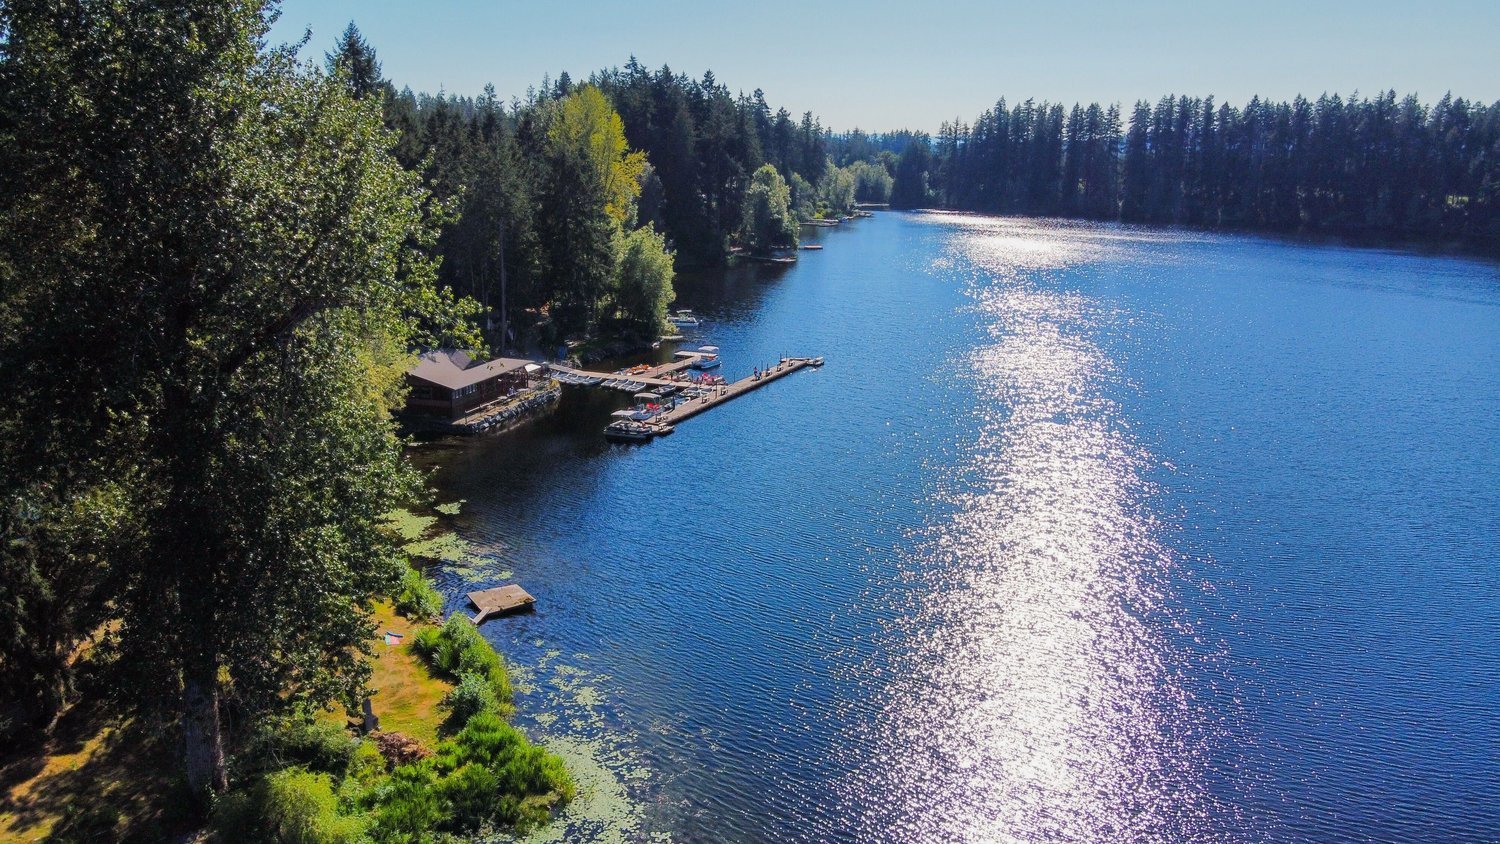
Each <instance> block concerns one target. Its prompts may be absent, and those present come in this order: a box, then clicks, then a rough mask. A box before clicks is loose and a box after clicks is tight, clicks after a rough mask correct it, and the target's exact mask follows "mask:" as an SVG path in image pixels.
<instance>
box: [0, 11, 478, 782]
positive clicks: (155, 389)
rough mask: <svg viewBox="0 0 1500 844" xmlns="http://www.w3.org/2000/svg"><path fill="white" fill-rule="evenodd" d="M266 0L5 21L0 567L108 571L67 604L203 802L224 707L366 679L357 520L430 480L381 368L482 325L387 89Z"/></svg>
mask: <svg viewBox="0 0 1500 844" xmlns="http://www.w3.org/2000/svg"><path fill="white" fill-rule="evenodd" d="M264 11H265V7H264V6H263V5H262V4H261V3H259V2H233V3H210V2H206V0H188V2H186V3H185V4H176V5H171V6H163V5H161V4H137V3H125V4H114V3H105V4H86V5H84V6H80V7H78V8H77V9H74V10H72V11H70V12H68V13H67V14H63V13H62V12H60V11H59V10H58V8H57V7H55V6H53V5H48V4H21V5H16V4H10V5H6V6H4V9H3V12H0V13H3V15H4V19H3V25H0V29H3V30H4V32H5V36H6V37H5V39H4V40H5V46H4V61H3V63H0V64H3V66H0V73H3V76H4V79H3V81H0V122H3V123H4V124H5V126H6V127H7V129H6V131H5V132H3V133H0V163H3V166H0V174H3V175H0V180H3V182H4V184H3V189H0V256H3V259H0V264H3V267H4V272H5V276H6V284H5V286H4V292H3V294H0V328H3V329H4V330H0V389H3V391H4V393H5V395H6V396H7V402H6V403H5V405H4V407H3V408H0V434H3V436H4V438H5V439H6V441H7V446H8V447H7V449H6V450H5V454H4V456H0V461H3V464H0V469H3V471H0V478H3V480H0V504H3V505H4V506H0V513H4V514H6V515H3V516H0V518H3V519H5V520H7V522H8V523H7V525H6V533H7V536H9V535H11V532H10V524H9V522H12V521H16V520H19V521H23V522H26V524H28V525H31V526H32V527H30V528H25V529H23V531H22V534H21V535H23V536H25V535H28V534H29V535H31V536H33V537H35V539H36V542H34V543H33V544H31V545H29V546H15V545H14V544H13V543H9V542H7V543H6V544H5V545H6V546H7V547H6V548H5V549H4V550H3V551H0V556H3V558H4V561H3V562H0V566H3V571H4V574H5V577H4V578H0V582H5V583H7V584H8V583H10V582H13V581H12V574H19V575H23V576H22V577H17V578H16V582H21V583H42V582H46V581H55V583H57V584H61V585H66V584H68V583H69V582H70V580H71V578H72V577H74V576H82V575H84V574H87V575H88V576H89V577H90V578H91V582H94V583H97V584H99V585H100V586H101V587H107V588H104V589H102V590H101V591H99V592H94V591H91V590H80V591H79V592H77V593H69V594H68V595H67V599H68V600H69V601H78V602H82V603H83V605H84V607H85V609H84V610H80V611H79V613H78V615H77V619H78V620H77V623H78V624H89V623H91V622H92V621H94V620H95V619H94V618H91V614H97V613H98V612H100V611H101V607H103V606H104V604H103V602H104V601H105V599H106V598H107V599H108V601H109V604H108V607H107V611H108V612H110V613H111V614H114V615H116V616H117V617H118V618H119V621H120V623H119V625H118V627H117V628H113V629H112V635H111V636H110V637H108V638H107V639H106V641H104V642H103V643H102V645H101V649H102V650H104V651H107V652H110V653H113V654H116V655H118V656H119V657H120V659H119V661H118V664H119V665H120V666H122V668H124V669H125V670H124V671H122V673H121V676H120V677H119V682H118V683H117V684H115V687H114V688H115V689H116V691H117V693H118V694H119V695H120V696H121V697H123V698H126V699H128V700H129V701H130V702H132V703H136V704H142V705H144V706H145V707H146V708H147V709H156V710H158V711H161V710H170V709H174V708H175V709H178V714H179V715H181V716H182V717H183V718H184V719H185V722H184V724H185V727H186V728H187V729H185V734H186V735H187V736H188V738H189V741H188V742H187V743H186V745H185V749H186V750H187V754H186V755H185V757H184V769H185V772H186V773H187V775H188V778H189V780H190V782H191V786H192V787H191V789H190V790H191V791H192V792H193V793H194V794H203V793H205V792H206V790H208V789H210V788H222V787H223V785H224V770H223V767H222V762H221V758H222V757H221V754H220V753H219V752H218V750H217V748H218V747H219V746H220V744H221V742H222V729H221V726H220V723H219V712H221V711H231V710H232V711H236V712H239V713H242V715H243V717H246V718H251V719H253V718H259V717H264V716H265V715H267V714H274V713H277V712H285V711H294V710H299V709H305V708H308V707H310V706H313V705H317V704H322V703H326V702H330V701H335V700H342V701H345V702H351V701H353V700H354V699H356V698H357V696H358V693H359V692H360V690H361V687H362V686H363V684H364V682H365V679H366V677H367V676H368V666H367V665H366V663H365V660H364V659H363V651H364V650H365V649H367V648H368V639H369V632H370V624H369V619H368V615H367V613H366V610H365V607H367V606H368V605H369V603H370V601H371V600H373V599H374V598H375V597H376V596H379V595H383V594H389V593H390V591H391V589H392V588H393V587H394V586H395V583H396V581H397V579H398V577H399V575H400V572H401V569H400V566H401V559H400V556H399V554H398V553H397V552H396V549H395V548H394V545H393V540H392V539H390V538H389V537H388V536H387V535H386V534H385V533H384V532H382V531H380V530H379V529H378V527H377V520H378V517H379V515H380V514H381V513H384V512H387V511H389V510H390V509H391V507H392V505H393V504H394V503H395V502H397V501H400V500H408V499H409V498H410V497H411V496H412V495H414V494H415V493H416V492H417V491H418V490H419V489H420V486H421V479H420V477H419V476H418V475H417V473H416V472H415V471H414V470H412V469H411V467H410V466H408V465H407V463H406V462H405V459H404V456H403V453H402V443H401V441H400V440H399V439H398V438H397V437H396V435H395V432H394V430H393V427H392V424H391V421H390V419H389V415H388V412H387V411H388V408H389V404H390V401H391V397H392V395H393V394H394V393H395V392H396V391H398V390H399V380H400V376H401V369H402V366H401V361H402V360H403V359H404V355H405V353H406V350H407V349H409V348H411V347H414V346H419V345H424V344H431V343H435V342H438V341H442V340H445V339H447V340H466V341H472V340H474V339H475V338H473V337H472V334H471V332H469V331H468V330H466V329H464V328H462V326H461V323H462V320H463V318H464V317H465V315H466V314H469V313H471V312H472V309H471V308H470V307H469V306H467V305H463V304H461V303H459V302H457V301H455V300H454V298H453V297H452V295H451V294H449V293H447V292H443V291H440V290H439V289H438V288H437V287H436V286H435V285H434V283H433V282H434V261H433V259H432V257H431V256H430V254H429V253H428V252H427V249H428V248H430V247H431V246H432V244H433V242H434V237H435V231H434V228H433V225H432V223H433V220H432V218H431V217H430V216H429V215H430V213H431V212H433V211H436V212H438V213H441V212H443V211H444V210H445V208H444V207H443V206H441V205H438V206H434V205H433V204H432V203H430V202H429V199H430V197H429V195H428V192H427V190H426V189H425V188H424V186H423V183H422V178H421V176H420V174H417V173H413V172H409V171H407V170H405V169H403V168H402V167H401V166H400V164H399V163H398V162H397V161H396V160H394V159H393V158H392V157H391V156H390V155H389V154H388V150H389V149H390V148H391V146H392V145H393V144H394V142H395V138H394V137H393V136H392V135H391V134H390V133H389V132H388V131H387V130H386V128H385V125H384V122H383V119H382V108H381V104H380V102H379V101H378V98H374V97H370V98H365V99H356V98H354V97H352V96H351V95H350V93H349V91H348V88H347V85H346V84H345V82H344V81H343V80H342V79H338V78H332V77H329V76H328V75H326V74H324V73H322V72H319V71H317V70H315V69H312V68H309V67H307V66H305V65H301V64H299V63H297V62H296V61H295V60H294V58H293V57H292V56H291V54H290V53H288V52H285V51H275V50H268V49H265V48H263V47H262V43H263V41H262V38H263V35H264V33H265V30H266V20H265V17H264V15H263V12H264ZM12 282H14V283H12ZM21 325H24V326H26V330H25V331H24V332H20V331H16V330H14V329H15V328H16V327H17V326H21ZM79 337H88V338H90V343H91V344H93V347H94V348H98V349H108V350H110V353H109V354H107V355H93V354H89V355H81V354H78V353H77V344H78V338H79ZM111 484H114V485H118V487H117V488H116V489H115V491H114V492H111V493H110V494H109V495H104V496H103V497H102V498H99V499H98V501H99V502H100V503H99V504H95V505H89V506H90V509H91V513H93V514H95V515H91V516H90V519H89V520H90V521H92V520H95V517H96V515H102V516H103V517H104V518H105V519H106V520H108V521H114V522H116V523H118V525H119V527H120V528H121V530H119V531H118V532H116V533H115V535H117V536H119V537H120V539H119V540H109V541H104V542H96V541H94V540H93V539H90V538H88V537H85V536H82V535H80V536H78V537H67V536H62V535H61V534H60V533H59V532H58V531H56V530H55V529H54V527H53V525H54V524H57V523H59V522H60V521H61V517H60V514H61V513H63V512H64V510H65V508H67V507H70V506H72V505H73V503H74V502H80V501H88V500H90V498H91V497H92V496H99V495H100V494H101V493H102V492H103V491H106V490H109V489H111V486H110V485H111ZM32 501H34V502H35V503H30V502H32ZM109 501H113V502H114V503H105V502H109ZM112 512H114V513H119V514H121V516H119V517H116V516H114V515H111V513H112ZM36 514H40V515H41V519H42V521H40V522H39V521H38V519H37V518H36ZM38 525H40V527H38ZM43 547H47V548H49V550H48V551H47V552H46V553H47V556H48V557H50V558H52V560H54V561H56V562H49V563H48V564H47V565H49V566H55V565H62V566H64V567H65V568H66V572H65V574H66V576H61V577H58V578H55V579H54V578H52V577H51V574H50V573H48V572H46V571H45V570H43V569H40V568H38V565H39V564H40V563H41V562H42V560H41V558H40V557H38V556H36V551H35V550H26V549H27V548H30V549H37V548H43ZM17 548H21V550H16V549H17ZM185 561H191V565H187V564H184V562H185ZM27 572H32V573H34V574H36V575H39V576H38V577H29V576H24V575H26V574H27ZM26 588H27V589H30V588H31V587H30V586H27V587H26ZM53 588H55V587H53ZM4 600H6V596H5V595H0V602H3V601H4ZM4 615H5V614H4V613H0V616H4ZM70 626H71V623H70ZM41 629H42V628H41V627H38V630H39V631H40V630H41ZM89 629H92V628H89ZM81 632H83V631H73V632H72V634H71V635H77V634H78V633H81ZM61 652H62V653H66V652H67V648H63V650H62V651H61ZM226 694H227V695H231V696H232V698H233V700H232V701H223V700H221V699H220V698H221V697H223V696H224V695H226Z"/></svg>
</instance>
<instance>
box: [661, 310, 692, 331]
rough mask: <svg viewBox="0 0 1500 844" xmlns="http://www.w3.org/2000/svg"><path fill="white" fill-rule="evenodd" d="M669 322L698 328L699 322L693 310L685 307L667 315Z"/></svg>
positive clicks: (680, 326) (678, 325) (681, 326)
mask: <svg viewBox="0 0 1500 844" xmlns="http://www.w3.org/2000/svg"><path fill="white" fill-rule="evenodd" d="M667 322H670V323H672V324H673V325H675V326H677V327H678V328H696V327H697V326H698V324H699V323H698V318H697V317H695V316H693V312H692V311H690V310H688V309H687V308H683V309H681V310H679V311H677V312H676V313H674V314H672V315H671V316H669V317H667Z"/></svg>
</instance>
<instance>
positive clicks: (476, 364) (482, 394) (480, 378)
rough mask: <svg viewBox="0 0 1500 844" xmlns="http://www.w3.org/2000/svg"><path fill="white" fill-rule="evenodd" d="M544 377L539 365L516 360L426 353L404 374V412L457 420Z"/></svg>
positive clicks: (457, 353) (450, 351)
mask: <svg viewBox="0 0 1500 844" xmlns="http://www.w3.org/2000/svg"><path fill="white" fill-rule="evenodd" d="M542 377H544V374H543V368H542V366H541V365H540V364H538V363H536V362H534V361H529V360H521V359H519V358H495V359H494V360H489V361H481V360H475V359H474V358H472V357H470V356H469V354H468V352H460V351H455V350H453V349H442V350H439V351H435V352H427V353H426V354H423V355H422V357H421V358H420V359H419V360H418V362H417V365H416V366H415V367H414V368H413V369H412V370H411V371H409V372H407V373H406V382H407V384H408V385H410V387H411V391H410V392H409V393H407V396H406V409H407V410H408V411H410V412H414V413H427V414H434V415H437V416H443V417H446V418H448V419H459V418H461V417H464V416H467V415H469V414H470V413H473V412H474V411H476V410H478V409H479V408H481V407H483V406H484V405H487V404H493V403H495V402H498V401H500V400H502V399H505V398H506V397H508V396H512V395H515V394H516V393H518V392H521V391H522V390H525V389H527V388H528V387H530V386H531V384H532V382H533V381H535V380H537V379H540V378H542Z"/></svg>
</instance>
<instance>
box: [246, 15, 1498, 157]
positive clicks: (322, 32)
mask: <svg viewBox="0 0 1500 844" xmlns="http://www.w3.org/2000/svg"><path fill="white" fill-rule="evenodd" d="M350 20H353V21H355V22H356V23H357V24H358V26H359V28H360V29H361V30H362V31H363V32H364V34H365V36H366V38H367V39H368V40H369V41H370V43H371V44H372V45H373V46H374V47H375V49H376V52H377V53H378V55H379V57H380V60H381V63H382V65H383V69H384V72H385V75H386V76H387V77H388V78H390V79H392V80H393V81H394V82H395V83H396V85H397V87H401V86H410V87H411V88H412V89H413V90H415V91H429V92H436V91H438V90H439V89H441V90H445V91H447V92H449V93H458V94H465V95H473V94H477V93H479V91H480V90H481V89H482V88H483V86H484V84H485V83H486V82H492V83H494V85H495V87H496V89H497V91H498V92H499V94H500V95H501V97H502V98H503V99H509V98H510V97H511V96H512V95H519V94H523V93H524V92H525V90H526V87H527V86H528V85H533V84H536V83H538V82H539V81H540V80H541V78H542V76H543V74H550V75H551V76H553V77H556V76H557V74H558V72H559V71H563V70H566V71H568V73H570V74H571V75H572V76H573V77H574V78H575V79H577V78H582V77H584V76H587V75H588V74H589V73H590V72H592V71H594V70H596V69H599V68H604V67H613V66H618V65H623V64H625V62H626V61H627V60H628V59H629V58H630V56H631V55H632V54H633V55H635V56H636V57H637V58H638V59H639V60H640V61H641V63H642V64H644V65H646V66H647V67H651V68H658V67H660V66H661V65H663V64H667V65H670V66H671V67H672V69H673V70H674V71H677V72H686V73H688V74H689V75H690V76H694V77H697V76H700V75H701V74H702V73H703V71H704V70H707V69H712V70H713V72H714V74H715V75H716V76H717V77H718V79H719V81H720V82H722V83H724V84H726V85H728V86H729V88H730V90H744V91H746V92H748V91H752V90H754V89H755V88H761V89H763V90H764V91H765V92H766V97H767V99H768V100H769V101H770V102H771V104H772V106H773V107H774V106H785V107H786V108H787V109H788V110H790V111H792V112H793V113H796V114H800V113H801V112H803V111H807V110H811V111H813V112H814V113H815V114H817V115H819V116H820V117H822V118H823V122H824V123H825V125H829V126H832V127H834V128H836V129H849V128H854V127H859V128H863V129H869V130H878V129H896V128H902V127H911V128H915V129H927V130H932V129H935V128H936V127H937V125H938V124H939V123H940V122H941V121H943V120H945V119H952V118H954V117H962V118H963V119H964V120H965V121H969V120H972V119H973V117H974V116H975V115H976V114H978V113H979V112H980V111H981V110H982V109H984V108H986V107H988V106H990V105H991V104H993V103H994V101H995V100H996V99H998V98H999V97H1000V96H1002V95H1003V96H1005V97H1007V98H1008V99H1010V100H1011V101H1012V102H1014V101H1016V100H1018V99H1025V98H1027V97H1034V98H1036V99H1038V100H1041V99H1050V100H1054V101H1059V100H1060V101H1062V102H1065V103H1068V104H1071V103H1073V102H1075V101H1081V102H1090V101H1099V102H1101V103H1104V102H1115V101H1118V102H1121V103H1125V104H1127V105H1128V104H1129V103H1132V102H1134V101H1135V100H1137V99H1142V98H1145V99H1149V100H1153V101H1154V100H1156V99H1157V98H1159V97H1160V96H1162V95H1163V94H1168V93H1179V94H1191V95H1195V96H1203V95H1207V94H1213V95H1215V96H1216V97H1218V99H1219V101H1220V102H1223V101H1225V100H1228V101H1229V102H1231V103H1234V104H1236V105H1238V104H1240V103H1243V102H1244V101H1245V100H1246V99H1248V98H1249V97H1250V96H1251V95H1252V94H1260V95H1261V96H1266V97H1271V98H1274V99H1278V100H1279V99H1290V98H1291V97H1292V96H1294V95H1296V94H1298V93H1303V94H1308V95H1310V96H1315V95H1317V94H1319V93H1321V92H1323V91H1336V92H1340V93H1344V94H1347V93H1349V92H1351V91H1354V90H1356V89H1357V90H1359V91H1360V92H1361V93H1373V92H1375V91H1380V90H1385V89H1387V88H1394V89H1396V91H1397V92H1398V94H1405V93H1407V92H1412V91H1415V92H1416V93H1418V94H1419V95H1420V96H1421V97H1422V99H1423V100H1426V101H1428V102H1431V101H1433V100H1436V99H1438V98H1439V97H1441V96H1442V95H1443V93H1444V92H1445V91H1449V90H1451V91H1452V92H1453V93H1454V94H1455V95H1456V96H1464V97H1469V98H1471V99H1478V100H1483V101H1486V102H1490V101H1494V100H1500V0H1426V2H1419V0H1402V1H1401V2H1395V0H1363V2H1354V1H1353V0H1245V2H1239V3H1219V2H1214V0H1197V2H1187V0H1133V1H1132V2H1105V0H1076V1H1075V2H1067V1H1066V0H1056V1H1055V2H1047V0H1031V2H1025V3H1010V2H970V0H959V1H958V2H931V0H927V2H923V0H903V2H886V0H866V2H858V3H845V2H832V0H803V2H786V0H754V2H739V3H728V4H717V3H713V2H708V0H697V2H684V1H683V0H633V2H616V3H605V2H595V0H574V2H547V0H531V2H484V3H463V2H456V1H455V0H359V2H353V0H284V3H283V5H282V17H281V20H280V21H279V22H278V23H277V25H276V27H275V28H274V29H273V30H272V39H273V40H274V41H296V40H297V39H299V38H300V37H301V35H302V32H303V31H304V30H306V29H309V28H310V29H311V30H312V41H311V43H310V44H309V47H308V49H307V51H306V52H307V54H308V55H312V56H316V57H319V58H320V57H321V56H322V54H323V53H324V52H325V51H326V50H327V49H328V48H329V47H330V45H331V44H332V43H333V41H334V40H335V39H336V38H337V37H338V35H339V33H341V32H342V31H343V29H344V26H345V25H346V24H348V22H349V21H350Z"/></svg>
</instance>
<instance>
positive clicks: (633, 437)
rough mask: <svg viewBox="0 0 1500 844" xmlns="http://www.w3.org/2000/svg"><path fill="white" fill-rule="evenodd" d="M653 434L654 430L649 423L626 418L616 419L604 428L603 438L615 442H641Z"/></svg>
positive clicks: (654, 434) (654, 433)
mask: <svg viewBox="0 0 1500 844" xmlns="http://www.w3.org/2000/svg"><path fill="white" fill-rule="evenodd" d="M654 436H656V430H655V429H653V428H652V427H651V426H650V425H643V424H641V423H640V422H632V421H630V420H628V419H616V420H615V421H613V422H611V423H609V425H608V426H606V427H605V429H604V438H605V439H606V440H609V441H610V442H617V443H643V442H647V441H649V440H650V439H651V438H652V437H654Z"/></svg>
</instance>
